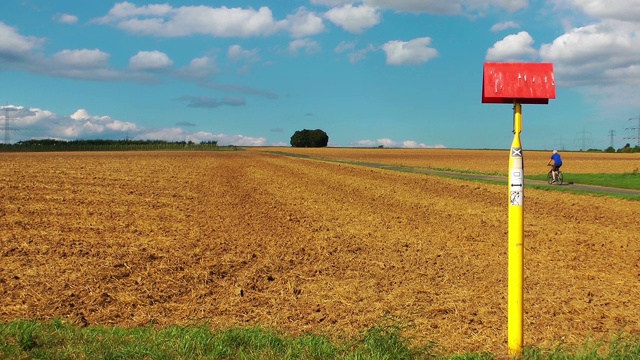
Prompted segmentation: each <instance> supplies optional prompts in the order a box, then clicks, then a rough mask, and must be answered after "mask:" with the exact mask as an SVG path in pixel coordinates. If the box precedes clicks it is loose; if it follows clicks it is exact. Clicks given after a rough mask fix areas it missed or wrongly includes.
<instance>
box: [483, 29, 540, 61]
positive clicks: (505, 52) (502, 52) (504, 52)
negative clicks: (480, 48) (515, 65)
mask: <svg viewBox="0 0 640 360" xmlns="http://www.w3.org/2000/svg"><path fill="white" fill-rule="evenodd" d="M532 44H533V38H532V37H531V35H529V33H528V32H526V31H521V32H519V33H517V34H515V35H508V36H506V37H505V38H504V39H502V40H500V41H498V42H496V43H495V44H494V45H493V47H491V48H490V49H489V50H487V57H486V59H487V60H488V61H518V60H522V59H523V58H535V57H536V56H537V55H538V52H537V51H536V49H534V48H533V47H532Z"/></svg>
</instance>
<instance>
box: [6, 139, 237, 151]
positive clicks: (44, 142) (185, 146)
mask: <svg viewBox="0 0 640 360" xmlns="http://www.w3.org/2000/svg"><path fill="white" fill-rule="evenodd" d="M222 149H232V150H236V147H235V146H233V145H230V146H225V147H219V146H218V142H217V141H202V142H200V143H198V144H196V143H194V142H193V141H164V140H100V139H98V140H72V141H65V140H55V139H39V140H23V141H18V142H17V143H15V144H0V151H135V150H138V151H144V150H222Z"/></svg>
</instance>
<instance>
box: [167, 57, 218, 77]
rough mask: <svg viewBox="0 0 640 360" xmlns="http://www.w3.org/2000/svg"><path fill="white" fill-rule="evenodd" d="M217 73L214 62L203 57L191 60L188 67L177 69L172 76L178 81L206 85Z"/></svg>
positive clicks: (211, 58) (216, 66) (212, 59)
mask: <svg viewBox="0 0 640 360" xmlns="http://www.w3.org/2000/svg"><path fill="white" fill-rule="evenodd" d="M218 71H219V70H218V65H217V64H216V60H215V59H214V58H213V57H210V56H203V57H199V58H195V59H192V60H191V62H190V63H189V65H187V66H184V67H181V68H179V69H177V70H176V71H175V74H174V75H175V76H176V77H178V78H180V79H184V80H191V81H195V82H198V83H206V82H207V81H208V80H210V79H211V77H212V76H213V75H215V74H216V73H218Z"/></svg>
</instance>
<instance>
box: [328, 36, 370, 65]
mask: <svg viewBox="0 0 640 360" xmlns="http://www.w3.org/2000/svg"><path fill="white" fill-rule="evenodd" d="M376 50H378V49H377V48H376V47H375V46H373V45H371V44H369V45H368V46H366V47H365V48H362V49H356V43H355V42H352V41H342V42H340V44H338V46H336V48H335V49H333V51H334V52H336V53H347V58H348V59H349V62H351V63H357V62H358V61H360V60H362V59H364V58H365V57H366V56H367V54H368V53H370V52H373V51H376Z"/></svg>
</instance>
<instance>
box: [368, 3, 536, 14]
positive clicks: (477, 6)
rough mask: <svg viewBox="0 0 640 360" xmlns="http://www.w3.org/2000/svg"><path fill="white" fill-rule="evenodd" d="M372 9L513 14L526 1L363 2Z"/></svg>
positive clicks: (434, 12)
mask: <svg viewBox="0 0 640 360" xmlns="http://www.w3.org/2000/svg"><path fill="white" fill-rule="evenodd" d="M364 3H365V4H367V5H370V6H374V7H380V8H386V9H391V10H395V11H405V12H412V13H430V14H440V15H454V14H463V13H472V12H484V11H486V10H487V9H489V8H492V7H494V8H498V9H504V10H507V11H509V12H514V11H517V10H520V9H524V8H526V7H527V6H528V3H529V1H528V0H448V1H443V0H364Z"/></svg>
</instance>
